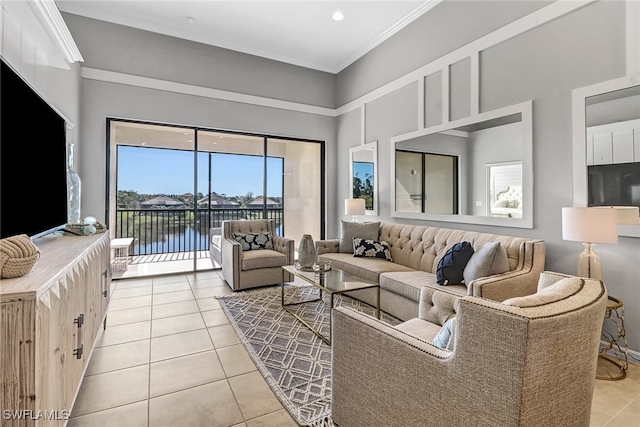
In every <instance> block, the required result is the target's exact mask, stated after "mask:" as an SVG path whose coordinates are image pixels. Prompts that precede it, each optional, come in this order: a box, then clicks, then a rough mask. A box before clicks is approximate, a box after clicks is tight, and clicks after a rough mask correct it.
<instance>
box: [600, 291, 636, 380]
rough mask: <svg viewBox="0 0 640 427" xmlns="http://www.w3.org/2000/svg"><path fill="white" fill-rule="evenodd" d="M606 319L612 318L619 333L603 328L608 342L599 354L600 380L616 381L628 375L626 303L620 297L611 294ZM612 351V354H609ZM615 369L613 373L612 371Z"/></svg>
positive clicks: (603, 338)
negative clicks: (614, 333)
mask: <svg viewBox="0 0 640 427" xmlns="http://www.w3.org/2000/svg"><path fill="white" fill-rule="evenodd" d="M608 298H609V299H608V301H607V309H606V312H605V315H604V320H605V321H607V320H610V321H612V322H613V323H614V324H615V325H616V329H617V333H616V335H615V336H614V335H613V334H610V333H609V332H607V331H606V330H605V329H604V328H603V329H602V340H603V341H605V342H606V343H607V344H606V345H605V346H604V347H603V348H602V350H600V353H599V354H598V371H597V372H598V374H596V378H597V379H599V380H609V381H616V380H622V379H624V378H625V377H626V376H627V368H628V366H629V365H628V352H629V349H628V347H627V337H626V332H625V329H624V304H623V303H622V301H621V300H620V299H618V298H615V297H612V296H610V295H609V297H608ZM609 351H612V354H613V355H611V354H608V353H609ZM612 370H613V374H612V373H611V371H612Z"/></svg>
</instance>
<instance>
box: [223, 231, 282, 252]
mask: <svg viewBox="0 0 640 427" xmlns="http://www.w3.org/2000/svg"><path fill="white" fill-rule="evenodd" d="M233 238H234V239H235V240H236V241H237V242H238V243H240V245H241V246H242V250H243V251H252V250H256V249H273V241H272V240H271V232H269V231H264V232H262V233H235V232H234V233H233Z"/></svg>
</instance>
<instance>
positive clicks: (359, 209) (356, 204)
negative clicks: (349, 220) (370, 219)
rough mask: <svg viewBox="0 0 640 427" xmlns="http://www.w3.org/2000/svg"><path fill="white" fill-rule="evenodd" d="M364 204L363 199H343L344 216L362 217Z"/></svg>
mask: <svg viewBox="0 0 640 427" xmlns="http://www.w3.org/2000/svg"><path fill="white" fill-rule="evenodd" d="M364 213H365V204H364V199H345V201H344V214H345V215H364Z"/></svg>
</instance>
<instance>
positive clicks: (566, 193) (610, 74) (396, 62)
mask: <svg viewBox="0 0 640 427" xmlns="http://www.w3.org/2000/svg"><path fill="white" fill-rule="evenodd" d="M447 3H448V2H446V1H445V2H444V3H443V7H447V8H451V10H450V12H452V13H451V14H445V13H444V11H442V13H439V14H438V15H434V16H437V18H438V20H437V21H438V22H432V21H431V20H430V19H431V18H429V17H428V16H426V17H424V18H423V19H419V20H417V21H416V22H414V23H413V24H411V25H410V26H409V27H407V28H406V29H405V30H403V31H402V32H400V33H399V34H398V35H397V36H396V37H394V38H392V39H391V40H390V41H389V42H387V43H385V44H384V45H382V46H381V47H379V48H378V49H376V50H374V51H373V52H371V53H369V54H367V55H366V56H365V57H363V58H362V59H361V60H359V61H358V62H357V63H355V64H353V65H352V66H351V67H349V68H348V69H346V70H345V71H343V72H342V73H340V74H339V76H338V89H339V92H341V91H343V92H344V93H342V94H339V95H338V101H339V104H340V103H344V102H346V101H349V100H351V99H354V98H356V97H357V96H359V95H361V94H363V93H366V92H368V91H370V90H372V89H374V88H376V87H378V86H380V85H382V84H384V83H386V82H388V81H390V80H392V79H393V78H395V77H397V76H398V75H401V74H404V73H406V72H407V71H410V70H412V69H415V68H417V67H419V66H421V65H424V64H425V63H427V62H428V61H430V60H433V59H434V58H435V57H436V56H438V55H435V54H433V55H429V54H428V53H425V51H429V50H430V49H433V47H432V46H431V45H430V43H429V42H428V40H437V41H438V42H439V43H440V42H441V43H442V46H445V47H449V50H451V48H457V47H458V46H460V45H462V44H464V43H461V42H458V43H454V42H451V41H450V40H449V36H450V35H451V34H452V33H454V32H462V33H464V34H467V29H466V27H467V25H466V24H467V23H468V22H469V20H470V21H474V22H475V20H477V21H491V22H492V23H494V24H495V22H494V16H495V17H496V19H497V21H496V22H498V23H500V22H502V21H501V19H500V18H501V17H502V15H501V13H499V10H498V11H497V10H496V8H498V9H501V8H502V7H503V6H504V5H505V2H495V4H494V5H493V6H491V5H486V9H485V8H481V9H474V6H473V5H471V2H454V3H455V4H447ZM472 3H474V4H475V3H476V2H472ZM513 3H518V4H520V2H508V3H507V4H508V5H509V7H510V9H509V10H511V11H512V12H513V11H514V9H511V7H515V6H514V4H513ZM468 6H469V8H467V7H468ZM478 7H479V6H478ZM523 7H525V8H526V7H534V6H531V5H530V4H525V5H524V6H523ZM454 11H459V12H464V13H462V15H455V14H453V12H454ZM467 12H469V13H471V12H473V13H475V15H471V16H469V15H466V13H467ZM494 13H496V14H495V15H494ZM514 15H517V14H516V13H515V12H514ZM478 17H482V18H481V19H479V18H478ZM472 18H473V19H472ZM429 23H433V24H434V26H433V27H431V28H422V27H423V26H426V25H428V24H429ZM486 25H487V26H488V27H491V25H489V24H486ZM496 25H498V24H496ZM414 27H419V28H414ZM475 31H476V32H475V33H472V34H471V37H473V35H474V34H479V33H481V32H482V31H479V30H478V29H477V28H476V30H475ZM427 33H428V34H429V37H428V38H426V37H425V34H427ZM625 43H626V42H625V5H624V2H617V1H612V2H595V3H594V4H590V5H588V6H586V7H584V8H582V9H578V10H577V11H574V12H572V13H570V14H568V15H565V16H563V17H560V18H558V19H555V20H553V21H551V22H549V23H547V24H544V25H542V26H540V27H537V28H535V29H533V30H531V31H528V32H525V33H523V34H521V35H519V36H517V37H515V38H513V39H510V40H507V41H505V42H502V43H500V44H498V45H497V46H494V47H492V48H490V49H488V50H485V51H484V52H482V54H481V57H480V64H481V65H480V105H481V111H489V110H493V109H497V108H501V107H506V106H509V105H513V104H516V103H519V102H523V101H526V100H533V150H534V158H533V165H534V228H533V229H531V230H529V229H513V228H505V227H494V226H477V225H471V224H455V223H445V222H441V223H437V222H429V221H417V220H405V219H401V220H400V219H395V218H392V217H391V216H390V212H391V210H390V206H389V203H388V201H389V191H388V186H389V185H390V183H391V182H392V177H391V176H390V175H389V171H390V169H389V164H388V163H389V160H386V159H388V158H389V157H390V149H391V146H390V137H392V136H394V135H398V134H400V133H405V132H408V131H411V130H415V129H416V128H417V112H416V111H415V108H416V96H417V91H414V90H411V89H409V90H407V89H406V88H403V89H400V90H398V91H396V92H395V93H393V94H390V95H387V96H385V97H383V98H379V99H377V100H375V101H374V102H372V103H371V104H367V106H366V107H367V111H369V105H372V106H373V105H375V111H376V115H377V117H378V118H379V120H368V119H369V115H367V121H366V126H365V138H366V140H367V141H370V140H378V150H379V159H380V165H379V171H380V173H379V176H380V183H381V184H380V196H379V198H380V200H381V205H380V210H379V217H378V218H375V219H380V220H382V221H389V222H401V223H415V224H432V225H437V226H443V227H449V228H458V229H471V230H477V231H482V232H491V233H498V234H507V235H515V236H523V237H532V238H541V239H544V240H545V242H546V247H547V257H546V269H548V270H553V271H559V272H563V273H569V274H575V273H576V271H577V257H578V253H579V252H580V251H581V250H582V245H581V244H579V243H576V242H565V241H563V240H562V226H561V210H562V207H564V206H572V205H573V187H572V164H571V159H572V149H573V147H572V121H571V120H572V119H571V113H572V111H571V99H572V90H573V89H575V88H580V87H584V86H588V85H591V84H595V83H598V82H602V81H605V80H610V79H614V78H618V77H621V76H623V75H624V74H625V72H626V69H625ZM390 46H393V49H392V50H390ZM447 51H448V50H444V51H439V55H440V56H441V55H442V54H445V53H446V52H447ZM416 57H420V58H421V60H417V59H416ZM425 61H427V62H425ZM345 126H359V123H353V122H352V121H348V122H347V121H344V122H340V121H339V127H345ZM353 132H355V131H354V130H352V131H349V130H348V129H344V128H342V129H340V132H339V134H338V156H339V158H342V157H343V156H346V155H347V151H346V150H347V146H348V145H350V143H351V142H350V141H344V140H343V139H342V138H341V135H343V134H345V135H346V134H351V133H353ZM343 176H344V177H346V175H345V174H339V182H338V188H337V189H336V191H337V192H338V193H339V194H340V195H341V196H345V195H346V194H347V191H348V180H347V179H346V178H344V179H343ZM338 214H339V215H340V214H341V213H340V212H338ZM339 215H338V216H339ZM596 250H597V252H598V253H599V254H600V257H601V258H602V262H603V265H604V281H605V283H606V285H607V287H608V290H609V292H610V294H611V295H613V296H616V297H618V298H620V299H622V300H623V301H624V303H625V315H626V322H625V323H626V325H627V330H626V332H627V339H628V342H629V347H630V348H631V349H633V350H635V351H640V327H639V326H638V325H640V239H636V238H626V237H621V238H620V239H619V242H618V244H616V245H598V247H597V248H596Z"/></svg>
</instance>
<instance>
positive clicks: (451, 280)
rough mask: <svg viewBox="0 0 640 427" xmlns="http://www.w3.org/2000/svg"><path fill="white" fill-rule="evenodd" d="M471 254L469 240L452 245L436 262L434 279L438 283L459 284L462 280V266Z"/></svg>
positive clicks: (471, 249)
mask: <svg viewBox="0 0 640 427" xmlns="http://www.w3.org/2000/svg"><path fill="white" fill-rule="evenodd" d="M471 255H473V246H471V243H469V242H459V243H456V244H455V245H453V246H452V247H451V248H449V250H448V251H447V253H445V254H444V256H443V257H442V258H441V259H440V261H439V262H438V268H437V270H436V280H437V281H438V284H439V285H460V284H462V283H463V282H464V268H465V267H466V266H467V263H468V262H469V260H470V259H471Z"/></svg>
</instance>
